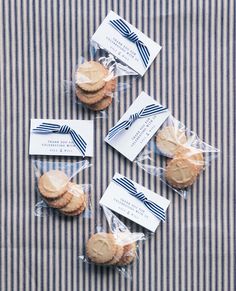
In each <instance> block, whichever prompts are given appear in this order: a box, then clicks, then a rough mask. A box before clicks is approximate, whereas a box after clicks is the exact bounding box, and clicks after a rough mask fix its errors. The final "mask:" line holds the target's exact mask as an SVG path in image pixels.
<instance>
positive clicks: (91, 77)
mask: <svg viewBox="0 0 236 291" xmlns="http://www.w3.org/2000/svg"><path fill="white" fill-rule="evenodd" d="M107 75H108V70H107V69H106V68H105V67H104V66H103V65H101V64H100V63H98V62H95V61H90V62H86V63H83V64H81V65H80V66H79V68H78V70H77V72H76V84H77V85H78V86H79V87H80V88H81V89H82V90H84V91H88V92H94V91H97V90H100V89H101V88H102V87H104V85H105V83H106V81H105V79H106V77H107Z"/></svg>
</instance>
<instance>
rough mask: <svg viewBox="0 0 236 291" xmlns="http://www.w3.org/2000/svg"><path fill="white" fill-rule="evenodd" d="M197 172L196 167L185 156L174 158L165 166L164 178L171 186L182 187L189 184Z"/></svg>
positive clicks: (193, 180)
mask: <svg viewBox="0 0 236 291" xmlns="http://www.w3.org/2000/svg"><path fill="white" fill-rule="evenodd" d="M198 174H199V170H198V168H197V167H196V166H195V165H194V164H193V163H192V162H191V161H189V160H188V159H186V158H174V159H173V160H172V161H170V162H169V163H168V165H167V167H166V172H165V178H166V180H167V182H168V183H169V184H170V185H171V186H173V187H175V188H177V189H183V188H186V187H188V186H191V185H192V184H193V183H194V182H195V180H196V178H197V176H198Z"/></svg>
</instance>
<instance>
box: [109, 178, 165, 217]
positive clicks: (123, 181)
mask: <svg viewBox="0 0 236 291" xmlns="http://www.w3.org/2000/svg"><path fill="white" fill-rule="evenodd" d="M113 181H114V182H115V183H117V184H118V185H119V186H121V187H123V188H124V189H125V190H127V191H128V192H129V194H131V195H132V196H134V197H135V198H137V199H139V200H140V201H141V202H143V204H144V205H145V206H146V207H147V208H148V209H149V210H150V211H151V212H152V213H153V215H155V216H156V217H157V218H158V219H160V220H162V221H165V219H166V213H165V211H164V209H163V208H162V207H161V206H159V205H158V204H156V203H155V202H153V201H151V200H148V199H147V197H146V196H145V195H144V194H143V193H142V192H138V191H137V189H136V187H135V186H134V184H133V182H132V181H130V180H129V179H127V178H126V177H123V178H117V179H113Z"/></svg>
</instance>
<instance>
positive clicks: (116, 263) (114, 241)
mask: <svg viewBox="0 0 236 291" xmlns="http://www.w3.org/2000/svg"><path fill="white" fill-rule="evenodd" d="M102 208H103V211H104V214H105V216H106V220H107V223H108V226H109V230H108V229H107V227H102V226H100V225H99V226H96V229H95V231H94V233H91V234H90V236H89V238H88V240H87V242H86V246H85V247H84V250H83V254H82V255H81V256H79V259H81V260H82V261H83V262H84V263H88V264H94V265H99V266H103V267H109V268H111V267H113V268H115V269H116V270H118V271H119V272H120V273H121V274H122V275H124V276H125V277H126V278H129V279H132V278H131V272H130V268H131V267H132V266H133V264H135V261H136V260H137V259H138V244H137V242H139V241H142V240H144V239H145V235H144V234H143V233H141V232H131V231H130V230H129V229H128V227H127V226H126V225H125V224H124V223H123V222H121V221H120V220H119V219H118V217H117V216H116V215H114V213H113V212H112V211H110V210H109V209H108V208H107V207H105V206H102ZM101 245H103V248H102V247H101Z"/></svg>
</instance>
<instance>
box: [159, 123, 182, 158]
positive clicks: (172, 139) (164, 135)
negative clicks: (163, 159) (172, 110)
mask: <svg viewBox="0 0 236 291" xmlns="http://www.w3.org/2000/svg"><path fill="white" fill-rule="evenodd" d="M186 142H187V138H186V135H185V132H184V131H182V130H180V129H178V128H175V127H174V126H166V127H165V128H163V129H162V130H160V131H159V132H158V134H157V136H156V144H157V147H158V149H159V150H160V152H161V153H163V155H166V156H167V157H170V158H171V157H173V156H174V154H175V151H176V150H177V148H178V146H179V145H182V144H185V143H186Z"/></svg>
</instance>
